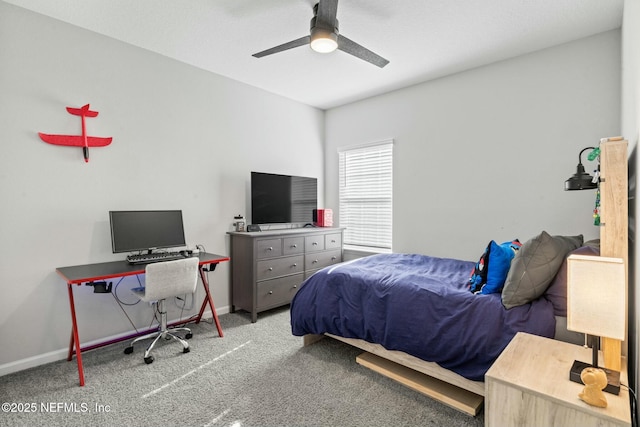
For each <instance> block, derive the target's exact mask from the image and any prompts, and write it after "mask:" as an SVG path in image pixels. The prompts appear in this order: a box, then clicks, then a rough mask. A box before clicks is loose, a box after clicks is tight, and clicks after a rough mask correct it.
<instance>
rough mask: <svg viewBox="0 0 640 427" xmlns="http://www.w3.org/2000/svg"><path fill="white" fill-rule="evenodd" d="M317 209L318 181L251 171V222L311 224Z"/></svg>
mask: <svg viewBox="0 0 640 427" xmlns="http://www.w3.org/2000/svg"><path fill="white" fill-rule="evenodd" d="M317 206H318V180H317V179H316V178H307V177H302V176H292V175H277V174H272V173H263V172H251V222H252V223H254V224H282V223H292V224H293V223H312V222H313V210H314V209H316V208H317Z"/></svg>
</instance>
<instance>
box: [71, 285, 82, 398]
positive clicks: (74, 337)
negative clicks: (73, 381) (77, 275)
mask: <svg viewBox="0 0 640 427" xmlns="http://www.w3.org/2000/svg"><path fill="white" fill-rule="evenodd" d="M72 286H73V285H72V284H71V283H67V287H68V289H69V306H70V307H71V324H72V328H73V329H72V330H71V342H70V343H69V356H68V357H67V360H71V357H72V356H73V347H74V346H75V348H76V360H77V361H78V376H79V377H80V386H83V385H84V368H83V367H82V352H81V351H80V336H79V335H78V322H76V306H75V304H74V302H73V288H72Z"/></svg>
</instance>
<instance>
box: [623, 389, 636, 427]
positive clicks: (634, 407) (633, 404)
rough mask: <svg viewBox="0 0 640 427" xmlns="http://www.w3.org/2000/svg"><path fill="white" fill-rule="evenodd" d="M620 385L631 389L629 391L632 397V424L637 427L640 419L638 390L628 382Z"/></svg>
mask: <svg viewBox="0 0 640 427" xmlns="http://www.w3.org/2000/svg"><path fill="white" fill-rule="evenodd" d="M620 386H622V387H624V388H626V389H627V390H629V393H630V394H631V397H632V399H630V400H631V425H632V426H633V427H637V426H638V419H637V412H636V411H637V409H636V408H637V407H638V398H637V396H636V392H635V391H633V389H632V388H631V387H629V386H628V385H626V384H620Z"/></svg>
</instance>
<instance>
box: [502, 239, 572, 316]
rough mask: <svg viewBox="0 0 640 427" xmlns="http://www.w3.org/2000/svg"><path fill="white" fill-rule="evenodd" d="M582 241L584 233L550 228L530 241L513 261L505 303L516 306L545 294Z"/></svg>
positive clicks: (503, 298)
mask: <svg viewBox="0 0 640 427" xmlns="http://www.w3.org/2000/svg"><path fill="white" fill-rule="evenodd" d="M582 242H583V237H582V235H579V236H551V235H549V233H547V232H546V231H543V232H541V233H540V234H539V235H537V236H535V237H533V238H532V239H530V240H528V241H526V242H525V243H524V244H523V245H522V247H521V248H520V250H519V251H518V252H517V253H516V256H515V257H514V258H513V261H511V267H510V269H509V273H508V274H507V280H506V282H505V284H504V288H503V289H502V304H503V305H504V306H505V307H506V308H513V307H517V306H519V305H523V304H527V303H529V302H531V301H533V300H535V299H536V298H538V297H540V296H541V295H542V294H544V292H545V291H546V290H547V287H548V286H549V284H550V283H551V280H553V278H554V277H555V275H556V273H557V272H558V270H559V269H560V266H561V265H562V262H563V261H564V259H565V257H566V256H567V254H568V253H569V252H571V251H572V250H574V249H577V248H578V247H580V246H582Z"/></svg>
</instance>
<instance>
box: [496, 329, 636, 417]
mask: <svg viewBox="0 0 640 427" xmlns="http://www.w3.org/2000/svg"><path fill="white" fill-rule="evenodd" d="M591 357H592V355H591V349H588V348H584V347H582V346H577V345H574V344H568V343H565V342H562V341H556V340H552V339H548V338H544V337H539V336H536V335H530V334H526V333H522V332H520V333H518V334H517V335H516V336H515V337H514V338H513V340H512V341H511V343H510V344H509V345H508V346H507V348H506V349H505V350H504V351H503V352H502V354H501V355H500V357H498V359H497V360H496V362H495V363H494V364H493V366H492V367H491V368H490V369H489V371H487V374H486V377H485V381H486V382H489V381H496V382H500V383H503V384H507V385H509V386H510V387H512V388H515V389H519V390H522V391H523V392H525V393H527V394H531V395H537V396H539V397H541V398H544V399H546V400H548V401H552V402H554V403H555V404H557V405H561V406H565V407H568V408H573V409H575V410H577V411H580V412H583V413H585V412H587V413H592V414H593V415H594V416H595V417H597V418H600V419H608V420H609V421H612V422H616V423H626V424H628V425H631V412H630V409H629V391H628V390H627V388H626V387H621V388H620V394H619V395H617V396H616V395H614V394H610V393H605V395H606V397H607V402H608V406H607V407H606V408H598V407H595V406H591V405H588V404H587V403H585V402H583V401H582V400H580V399H579V398H578V394H579V393H580V392H581V391H582V388H583V387H584V386H583V385H582V384H578V383H575V382H572V381H570V380H569V370H570V369H571V365H572V364H573V361H574V360H581V361H584V362H590V361H591ZM622 365H623V366H622V372H620V382H621V383H622V384H624V385H628V380H627V367H626V361H625V360H623V363H622Z"/></svg>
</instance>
